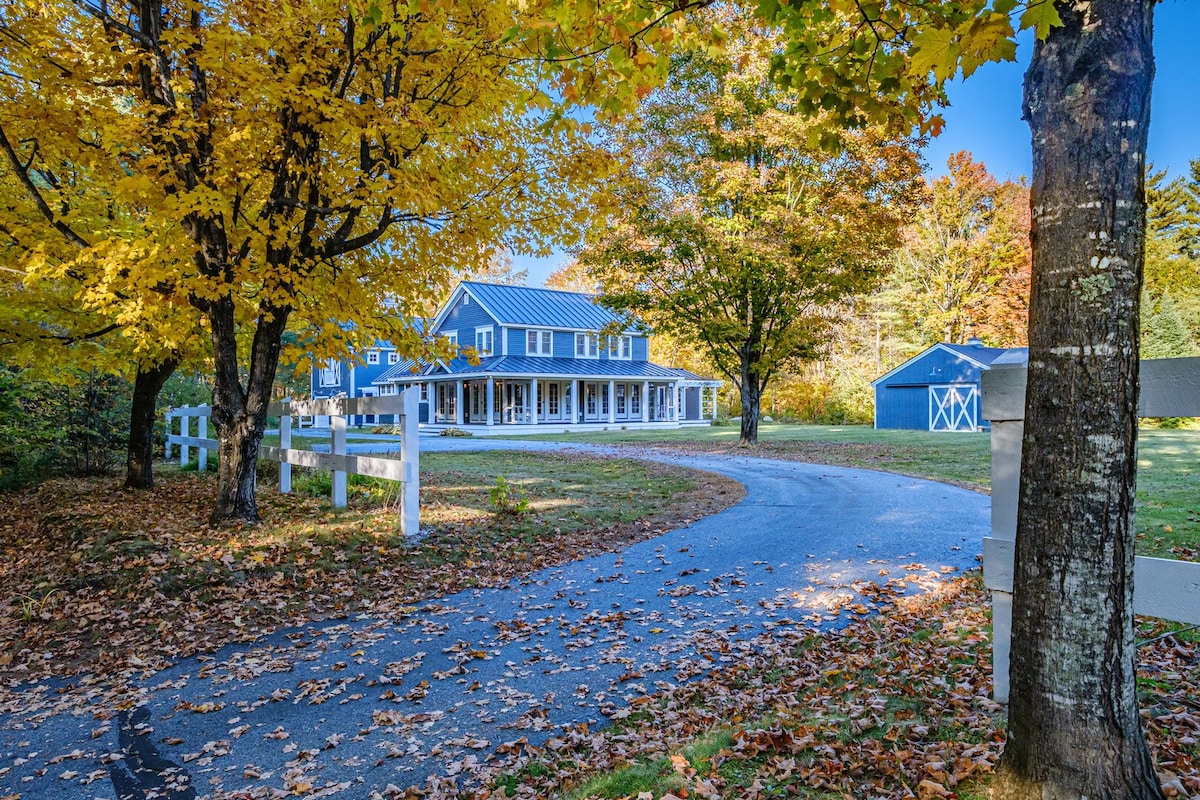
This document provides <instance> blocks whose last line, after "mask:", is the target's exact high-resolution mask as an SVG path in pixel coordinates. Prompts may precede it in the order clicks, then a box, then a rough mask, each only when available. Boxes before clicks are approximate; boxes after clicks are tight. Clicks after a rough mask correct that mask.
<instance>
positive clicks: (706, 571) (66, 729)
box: [0, 439, 989, 800]
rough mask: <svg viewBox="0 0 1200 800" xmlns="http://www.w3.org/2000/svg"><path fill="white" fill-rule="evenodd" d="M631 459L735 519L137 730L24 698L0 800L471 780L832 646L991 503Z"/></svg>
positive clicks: (330, 631) (429, 611)
mask: <svg viewBox="0 0 1200 800" xmlns="http://www.w3.org/2000/svg"><path fill="white" fill-rule="evenodd" d="M422 447H423V449H426V450H430V449H478V448H495V447H504V448H509V447H520V448H530V447H531V448H548V449H550V448H552V449H558V448H561V447H562V445H558V444H551V443H536V442H520V443H518V442H513V441H503V442H501V441H491V442H488V441H486V440H457V441H454V440H438V441H436V442H435V441H433V440H424V439H423V440H422ZM585 449H590V450H593V451H597V450H598V451H605V452H612V451H611V450H609V449H607V448H585ZM616 452H617V453H618V454H621V455H628V454H629V451H620V450H618V451H616ZM637 457H639V458H646V459H651V460H659V461H663V462H670V463H675V464H681V465H684V466H689V467H696V468H699V469H707V470H710V471H713V472H717V473H720V474H722V475H726V476H728V477H730V478H733V479H735V480H738V481H741V482H742V483H743V484H745V485H746V487H747V494H746V498H745V499H744V500H743V501H742V502H741V503H739V504H738V505H736V506H734V507H732V508H730V509H727V510H726V511H723V512H720V513H718V514H715V515H713V516H710V517H707V518H705V519H702V520H700V521H698V522H696V523H695V524H694V525H691V526H689V527H687V528H683V529H680V530H675V531H670V532H667V533H665V534H663V535H661V536H658V537H656V538H654V539H651V540H648V541H646V542H642V543H640V544H637V545H634V546H632V547H629V548H627V549H625V550H623V551H622V552H620V553H616V554H607V555H602V556H596V557H594V558H589V559H586V560H583V561H579V562H575V563H572V564H568V565H566V566H563V567H556V568H551V569H546V570H542V571H540V572H537V573H534V574H533V575H530V576H528V577H527V578H525V579H523V580H520V581H516V582H513V583H512V584H510V585H509V586H507V587H504V588H500V589H486V590H478V591H468V592H462V593H459V594H456V595H452V596H448V597H441V598H437V599H435V600H431V601H430V602H429V603H427V604H426V605H424V606H422V607H419V608H413V609H411V611H410V612H409V613H406V614H404V615H403V616H399V617H394V618H376V617H372V616H369V615H361V616H359V617H356V618H354V619H353V620H348V621H346V620H343V621H339V622H336V623H321V624H314V625H310V626H306V627H304V628H300V629H292V630H288V631H281V632H279V633H278V634H276V635H274V636H272V637H269V638H268V639H265V640H263V641H260V642H258V643H256V644H255V645H253V646H247V645H238V646H231V647H227V648H225V649H224V650H222V651H219V652H217V653H215V654H212V655H210V656H201V657H196V658H190V659H186V660H184V661H181V662H180V663H178V664H177V665H175V666H173V667H171V668H169V669H167V670H164V671H162V672H160V673H157V674H154V675H149V676H146V678H145V680H144V681H143V682H142V683H141V684H140V685H139V686H137V687H131V688H132V689H133V690H135V691H136V692H137V696H136V699H137V707H136V708H135V709H133V710H128V709H127V710H125V711H119V712H118V710H117V709H114V708H111V707H109V705H108V704H109V703H110V701H107V700H105V701H99V700H98V699H97V698H98V697H99V690H98V689H93V690H92V691H90V692H88V691H80V690H73V691H69V692H66V693H65V694H62V695H61V696H59V695H55V693H54V692H52V691H48V690H47V687H39V688H33V689H31V690H30V691H29V692H28V693H27V696H26V698H24V705H25V707H26V708H27V709H28V710H27V711H26V712H24V713H20V714H10V715H8V716H7V717H6V718H5V719H3V720H2V721H0V798H6V797H8V796H9V795H12V794H16V795H18V796H19V797H20V798H24V799H25V800H32V799H33V798H80V799H81V800H82V799H83V798H89V799H90V798H127V797H136V798H139V800H140V798H142V797H146V796H159V797H171V798H176V799H177V800H178V799H180V798H188V797H196V796H204V795H206V794H208V793H209V792H211V791H212V789H213V787H220V788H221V789H223V790H224V791H225V792H231V793H232V792H238V791H239V790H244V791H245V794H242V795H240V796H244V797H252V796H253V797H258V796H267V795H266V794H265V793H264V789H265V788H266V787H270V788H272V789H275V790H280V791H284V792H291V791H300V790H302V789H303V788H304V787H308V788H309V789H321V788H323V787H324V788H327V789H328V793H329V794H336V795H338V796H343V797H352V798H366V797H368V796H370V794H371V792H372V791H383V790H384V789H385V787H387V786H388V785H389V784H392V785H394V786H400V787H403V786H408V785H412V784H419V783H424V782H425V781H426V779H427V777H429V776H436V775H442V776H446V775H458V774H462V775H465V774H466V773H467V772H469V770H470V769H471V767H472V765H473V764H475V763H477V762H483V761H486V760H487V759H488V758H489V757H490V755H491V754H492V753H493V752H494V751H495V750H496V748H497V747H499V746H501V745H503V744H504V743H506V742H512V741H515V740H518V739H520V738H521V737H526V738H527V739H528V740H529V741H530V742H533V743H535V744H536V743H539V742H542V741H544V740H546V739H547V738H548V737H549V736H550V735H551V734H552V733H553V732H554V731H555V730H556V729H559V728H560V726H566V725H572V724H578V723H587V724H588V725H591V726H593V727H594V726H597V725H599V724H603V723H604V722H605V721H606V716H605V715H606V714H608V715H611V714H612V713H614V712H616V713H619V709H622V708H625V707H627V706H628V704H629V702H630V700H633V699H634V698H636V697H637V696H638V695H640V694H644V693H652V692H653V691H655V687H656V686H661V685H662V682H664V681H665V682H670V683H674V682H678V681H680V680H686V679H687V678H688V677H690V676H693V675H696V674H700V673H702V672H705V671H707V670H709V669H711V668H712V667H713V666H715V665H718V664H719V663H720V662H722V661H725V660H728V658H729V657H728V655H727V652H728V649H727V647H725V644H727V643H728V641H729V640H730V639H750V638H752V637H754V636H755V635H757V634H759V633H762V632H763V631H764V630H769V629H771V628H774V627H777V626H783V625H812V626H822V627H828V626H831V625H837V624H839V622H838V621H839V619H844V618H845V616H846V614H847V613H849V612H850V611H851V610H852V609H855V608H857V610H859V611H863V610H865V609H863V608H862V606H861V605H860V604H865V605H869V601H870V598H871V596H872V592H873V589H872V587H871V586H870V584H872V583H874V584H880V585H883V584H886V583H887V582H889V581H891V582H893V583H892V587H893V588H894V589H896V590H907V591H911V590H913V589H914V588H915V587H918V586H921V585H926V583H927V582H928V581H935V580H937V579H938V576H940V575H942V574H945V573H949V572H953V571H957V570H962V569H965V568H969V567H971V566H974V565H975V563H976V554H977V553H978V552H979V550H980V542H981V539H982V537H983V536H984V535H985V532H986V531H987V528H988V524H989V522H988V520H989V499H988V498H987V497H985V496H982V495H979V494H976V493H974V492H970V491H967V490H964V489H958V488H955V487H951V486H947V485H944V484H938V483H932V482H929V481H922V480H916V479H912V478H905V477H901V476H897V475H892V474H886V473H879V472H869V471H864V470H851V469H841V468H836V467H826V466H819V465H812V464H801V463H795V462H785V461H771V460H766V459H758V458H749V457H741V456H719V455H718V456H676V455H668V454H663V453H654V452H639V453H638V454H637ZM860 590H861V593H860ZM839 608H840V609H841V610H842V612H843V613H842V614H841V616H840V617H839V616H838V614H837V609H839ZM63 756H66V757H65V758H63ZM39 770H40V771H42V772H41V774H40V775H39V774H38V771H39ZM148 789H150V790H153V791H152V792H150V793H148V792H147V790H148ZM154 792H157V795H155V794H154Z"/></svg>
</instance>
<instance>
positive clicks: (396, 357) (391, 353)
mask: <svg viewBox="0 0 1200 800" xmlns="http://www.w3.org/2000/svg"><path fill="white" fill-rule="evenodd" d="M399 363H400V354H399V353H397V352H396V351H395V350H388V366H389V367H394V366H396V365H397V364H399Z"/></svg>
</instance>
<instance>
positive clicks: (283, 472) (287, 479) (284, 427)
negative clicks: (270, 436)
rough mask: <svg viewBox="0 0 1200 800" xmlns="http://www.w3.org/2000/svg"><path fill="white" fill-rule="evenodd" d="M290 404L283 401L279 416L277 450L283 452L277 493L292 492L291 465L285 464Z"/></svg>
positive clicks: (290, 425) (290, 428) (290, 429)
mask: <svg viewBox="0 0 1200 800" xmlns="http://www.w3.org/2000/svg"><path fill="white" fill-rule="evenodd" d="M291 405H292V402H291V400H290V399H288V400H284V401H283V413H282V414H280V415H279V449H280V450H283V451H284V453H283V454H282V455H283V460H282V461H280V462H279V493H280V494H291V492H292V465H291V464H289V463H288V462H287V452H286V451H288V450H291V449H292V414H291V411H292V408H291Z"/></svg>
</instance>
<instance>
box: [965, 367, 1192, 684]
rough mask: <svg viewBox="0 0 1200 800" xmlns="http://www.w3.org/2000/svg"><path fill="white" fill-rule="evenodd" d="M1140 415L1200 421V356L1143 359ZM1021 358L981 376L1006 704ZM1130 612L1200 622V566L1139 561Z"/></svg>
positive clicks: (995, 623) (995, 651)
mask: <svg viewBox="0 0 1200 800" xmlns="http://www.w3.org/2000/svg"><path fill="white" fill-rule="evenodd" d="M1140 371H1141V394H1140V396H1139V398H1138V415H1139V416H1142V417H1200V358H1163V359H1154V360H1149V361H1143V362H1142V363H1141V367H1140ZM1027 374H1028V371H1027V369H1026V366H1025V360H1024V354H1023V353H1020V352H1018V351H1013V352H1011V353H1005V354H1004V355H1002V356H1001V357H1000V358H998V359H996V361H994V362H992V367H991V369H990V370H988V371H986V372H984V373H983V405H982V416H983V417H984V418H985V419H988V420H991V423H992V535H991V537H989V538H985V539H984V540H983V578H984V585H985V586H986V587H987V588H988V590H989V591H990V592H991V593H992V693H993V697H994V698H995V699H996V701H997V702H1001V703H1006V702H1008V696H1009V679H1008V678H1009V676H1008V657H1009V645H1010V642H1011V639H1012V592H1013V556H1014V553H1015V550H1016V536H1017V501H1018V496H1019V490H1020V478H1021V439H1022V434H1023V432H1024V427H1025V384H1026V379H1027ZM1133 586H1134V595H1133V609H1134V612H1135V613H1137V614H1143V615H1145V616H1150V617H1158V618H1160V619H1166V620H1170V621H1172V622H1183V623H1187V624H1193V625H1194V624H1200V564H1197V563H1192V562H1188V561H1174V560H1171V559H1165V558H1148V557H1146V556H1138V557H1137V558H1136V559H1135V561H1134V575H1133Z"/></svg>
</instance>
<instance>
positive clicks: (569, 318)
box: [462, 281, 624, 331]
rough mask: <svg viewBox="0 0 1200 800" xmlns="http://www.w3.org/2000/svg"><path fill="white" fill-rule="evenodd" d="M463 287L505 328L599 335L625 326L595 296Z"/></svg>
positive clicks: (498, 286)
mask: <svg viewBox="0 0 1200 800" xmlns="http://www.w3.org/2000/svg"><path fill="white" fill-rule="evenodd" d="M462 285H463V287H464V288H465V289H466V290H467V291H469V292H470V293H471V294H472V296H474V297H475V299H476V300H478V301H479V302H480V303H481V304H482V305H483V307H484V308H486V309H487V310H488V311H490V312H491V314H492V316H494V317H495V318H496V322H498V323H500V324H501V325H513V326H520V325H529V326H533V327H539V328H567V329H571V330H581V331H597V330H600V329H601V328H603V327H604V326H605V325H611V324H612V323H614V322H617V323H621V324H624V321H623V320H622V319H621V318H620V317H618V316H617V315H616V314H614V313H613V312H612V311H610V310H609V309H607V308H605V307H604V306H602V305H600V304H599V303H598V302H597V301H596V298H597V296H596V295H592V294H581V293H579V292H560V291H558V290H555V289H534V288H531V287H529V286H508V285H502V284H496V283H479V282H477V281H463V283H462Z"/></svg>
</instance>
